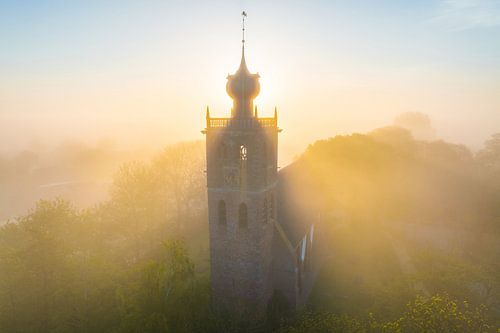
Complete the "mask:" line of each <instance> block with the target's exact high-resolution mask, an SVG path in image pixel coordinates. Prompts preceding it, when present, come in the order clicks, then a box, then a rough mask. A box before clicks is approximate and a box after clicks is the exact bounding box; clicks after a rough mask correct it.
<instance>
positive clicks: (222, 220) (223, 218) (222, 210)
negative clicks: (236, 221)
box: [217, 200, 227, 225]
mask: <svg viewBox="0 0 500 333" xmlns="http://www.w3.org/2000/svg"><path fill="white" fill-rule="evenodd" d="M217 211H218V215H219V224H220V225H226V224H227V213H226V203H225V202H224V200H220V201H219V206H218V209H217Z"/></svg>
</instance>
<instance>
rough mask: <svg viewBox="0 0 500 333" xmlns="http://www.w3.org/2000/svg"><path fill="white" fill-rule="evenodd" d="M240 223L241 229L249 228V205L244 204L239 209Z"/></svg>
mask: <svg viewBox="0 0 500 333" xmlns="http://www.w3.org/2000/svg"><path fill="white" fill-rule="evenodd" d="M238 222H239V225H240V228H246V227H247V226H248V212H247V205H246V204H244V203H242V204H240V208H239V209H238Z"/></svg>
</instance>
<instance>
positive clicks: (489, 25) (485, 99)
mask: <svg viewBox="0 0 500 333" xmlns="http://www.w3.org/2000/svg"><path fill="white" fill-rule="evenodd" d="M242 10H246V11H247V12H248V19H247V44H246V45H247V64H248V66H249V68H250V70H251V71H256V72H259V73H260V75H261V86H262V88H261V94H260V96H259V97H258V99H257V101H256V103H257V105H258V106H259V114H261V115H266V114H269V115H271V114H272V110H273V108H274V106H275V105H276V106H277V107H278V111H279V117H280V125H281V127H282V128H284V131H283V132H282V134H281V146H280V147H281V149H282V151H283V152H284V156H290V155H291V154H294V153H298V152H300V150H301V149H302V148H303V147H304V146H305V145H306V144H307V143H309V142H311V141H312V140H314V139H317V138H325V137H329V136H333V135H336V134H343V133H350V132H355V131H361V132H363V131H367V130H370V129H372V128H374V127H378V126H383V125H386V124H390V123H391V122H392V120H393V118H394V117H395V116H396V115H397V114H399V113H401V112H406V111H420V112H424V113H427V114H429V115H430V117H431V119H432V122H433V124H434V126H435V128H436V130H437V133H438V136H440V137H442V138H444V139H446V140H450V141H453V142H464V143H466V144H468V145H470V146H471V147H473V148H478V147H480V146H481V144H482V142H483V141H484V140H485V139H486V138H487V137H488V136H489V135H491V134H492V133H494V132H500V1H493V0H447V1H426V0H422V1H368V0H367V1H356V0H355V1H272V2H271V1H255V0H253V1H203V2H201V1H165V0H163V1H148V0H145V1H126V0H119V1H118V0H117V1H111V0H108V1H41V0H36V1H28V0H24V1H14V0H13V1H5V0H3V1H0V50H1V52H0V151H1V150H6V149H8V148H9V147H14V148H19V147H27V146H29V145H30V144H32V143H33V142H41V143H43V144H48V145H50V144H53V143H56V142H57V141H59V140H62V139H66V138H72V139H84V140H88V141H90V142H95V141H97V140H100V139H102V138H115V139H116V140H117V141H119V142H121V143H123V144H124V145H133V146H138V145H141V144H144V143H154V144H158V145H160V144H164V143H167V142H173V141H177V140H184V139H203V135H202V134H201V133H200V130H201V129H202V128H203V127H204V116H205V106H206V105H209V106H210V108H211V112H212V114H213V115H220V116H223V115H229V112H230V111H229V110H230V107H231V100H230V98H229V97H228V96H227V94H226V92H225V82H226V79H225V78H226V75H227V74H228V73H230V72H234V71H235V70H236V69H237V66H238V64H239V60H240V52H241V44H240V40H241V36H240V34H241V30H240V20H241V17H240V13H241V11H242Z"/></svg>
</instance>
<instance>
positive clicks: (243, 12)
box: [241, 11, 247, 45]
mask: <svg viewBox="0 0 500 333" xmlns="http://www.w3.org/2000/svg"><path fill="white" fill-rule="evenodd" d="M246 17H247V12H245V11H242V12H241V18H242V20H243V23H242V29H241V30H242V32H243V39H242V40H241V42H242V43H243V45H245V18H246Z"/></svg>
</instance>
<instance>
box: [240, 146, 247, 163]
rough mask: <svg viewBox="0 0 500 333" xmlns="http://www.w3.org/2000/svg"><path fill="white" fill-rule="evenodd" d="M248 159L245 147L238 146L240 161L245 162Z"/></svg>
mask: <svg viewBox="0 0 500 333" xmlns="http://www.w3.org/2000/svg"><path fill="white" fill-rule="evenodd" d="M247 159H248V151H247V147H246V146H245V145H241V146H240V161H246V160H247Z"/></svg>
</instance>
